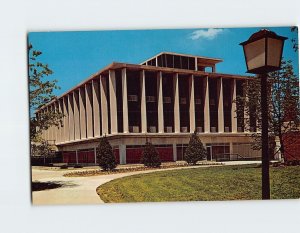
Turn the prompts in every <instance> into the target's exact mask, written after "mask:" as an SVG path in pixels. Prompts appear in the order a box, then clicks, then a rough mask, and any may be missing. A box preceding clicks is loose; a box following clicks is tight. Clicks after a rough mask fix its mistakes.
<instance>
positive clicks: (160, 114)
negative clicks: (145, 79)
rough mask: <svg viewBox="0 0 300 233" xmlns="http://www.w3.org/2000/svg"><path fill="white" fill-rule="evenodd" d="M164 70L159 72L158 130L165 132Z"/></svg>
mask: <svg viewBox="0 0 300 233" xmlns="http://www.w3.org/2000/svg"><path fill="white" fill-rule="evenodd" d="M162 85H163V84H162V72H161V71H160V72H158V73H157V108H158V109H157V113H158V117H157V119H158V132H159V133H163V132H164V104H163V87H162Z"/></svg>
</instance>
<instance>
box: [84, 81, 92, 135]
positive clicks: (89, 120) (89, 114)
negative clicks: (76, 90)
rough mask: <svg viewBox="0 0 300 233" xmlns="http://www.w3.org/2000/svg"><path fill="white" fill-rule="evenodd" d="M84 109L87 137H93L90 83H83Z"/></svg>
mask: <svg viewBox="0 0 300 233" xmlns="http://www.w3.org/2000/svg"><path fill="white" fill-rule="evenodd" d="M85 101H86V103H85V106H86V107H85V110H86V132H87V137H88V138H92V137H94V134H93V108H92V106H93V95H92V84H91V83H87V84H85Z"/></svg>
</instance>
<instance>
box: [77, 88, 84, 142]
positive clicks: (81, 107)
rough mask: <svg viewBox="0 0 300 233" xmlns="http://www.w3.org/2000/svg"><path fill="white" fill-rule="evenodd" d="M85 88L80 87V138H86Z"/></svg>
mask: <svg viewBox="0 0 300 233" xmlns="http://www.w3.org/2000/svg"><path fill="white" fill-rule="evenodd" d="M85 98H86V96H85V88H84V87H81V88H80V89H79V109H80V112H79V114H80V138H81V139H86V113H85V112H86V107H85Z"/></svg>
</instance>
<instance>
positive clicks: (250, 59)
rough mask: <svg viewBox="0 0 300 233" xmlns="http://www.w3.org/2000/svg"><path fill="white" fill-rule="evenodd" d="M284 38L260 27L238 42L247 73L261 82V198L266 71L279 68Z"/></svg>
mask: <svg viewBox="0 0 300 233" xmlns="http://www.w3.org/2000/svg"><path fill="white" fill-rule="evenodd" d="M286 39H287V38H286V37H283V36H278V35H277V34H276V33H275V32H272V31H269V30H266V29H262V30H260V31H258V32H256V33H254V34H253V35H251V36H250V38H249V39H248V40H247V41H245V42H242V43H240V45H242V46H243V49H244V55H245V60H246V65H247V73H252V74H258V75H259V78H260V83H261V124H262V136H261V142H262V199H270V178H269V151H268V150H269V139H268V100H267V97H268V88H267V77H268V76H267V73H269V72H272V71H276V70H280V69H281V57H282V51H283V45H284V41H285V40H286Z"/></svg>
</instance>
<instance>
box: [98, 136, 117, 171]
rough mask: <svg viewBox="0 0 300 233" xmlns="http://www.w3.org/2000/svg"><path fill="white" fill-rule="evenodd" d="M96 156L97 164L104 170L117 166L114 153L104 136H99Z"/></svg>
mask: <svg viewBox="0 0 300 233" xmlns="http://www.w3.org/2000/svg"><path fill="white" fill-rule="evenodd" d="M97 158H98V161H99V166H100V167H101V168H102V169H103V170H104V171H108V170H113V169H115V168H116V166H117V163H116V158H115V155H114V153H113V150H112V147H111V145H110V143H109V141H108V140H107V138H106V136H104V137H102V138H100V141H99V145H98V147H97Z"/></svg>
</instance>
